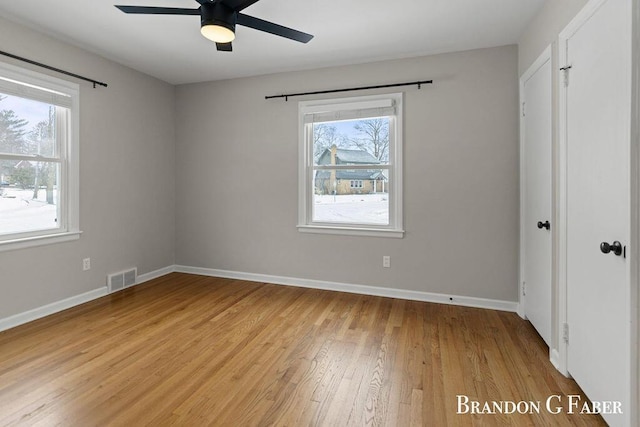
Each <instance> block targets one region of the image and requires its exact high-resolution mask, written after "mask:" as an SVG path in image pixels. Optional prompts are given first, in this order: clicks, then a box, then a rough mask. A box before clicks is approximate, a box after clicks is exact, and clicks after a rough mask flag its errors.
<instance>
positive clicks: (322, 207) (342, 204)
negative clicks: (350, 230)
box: [313, 193, 389, 225]
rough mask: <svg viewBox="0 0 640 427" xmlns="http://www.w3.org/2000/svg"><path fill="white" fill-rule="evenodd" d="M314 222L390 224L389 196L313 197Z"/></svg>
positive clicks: (380, 194)
mask: <svg viewBox="0 0 640 427" xmlns="http://www.w3.org/2000/svg"><path fill="white" fill-rule="evenodd" d="M313 221H319V222H338V223H359V224H376V225H387V224H389V195H388V194H386V193H378V194H348V195H341V196H324V195H323V196H319V195H314V196H313Z"/></svg>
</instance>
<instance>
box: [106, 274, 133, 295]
mask: <svg viewBox="0 0 640 427" xmlns="http://www.w3.org/2000/svg"><path fill="white" fill-rule="evenodd" d="M137 277H138V269H137V268H132V269H131V270H125V271H120V272H118V273H113V274H109V275H108V276H107V287H108V288H109V292H117V291H119V290H121V289H124V288H128V287H130V286H133V285H135V284H136V279H137Z"/></svg>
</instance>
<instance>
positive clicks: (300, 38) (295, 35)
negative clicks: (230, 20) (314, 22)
mask: <svg viewBox="0 0 640 427" xmlns="http://www.w3.org/2000/svg"><path fill="white" fill-rule="evenodd" d="M237 23H238V24H240V25H244V26H245V27H249V28H253V29H255V30H259V31H265V32H267V33H271V34H275V35H276V36H280V37H285V38H287V39H291V40H295V41H297V42H300V43H307V42H308V41H309V40H311V39H312V38H313V36H312V35H311V34H307V33H303V32H302V31H298V30H294V29H293V28H288V27H283V26H282V25H278V24H274V23H273V22H269V21H265V20H263V19H259V18H254V17H253V16H249V15H245V14H244V13H239V14H238V21H237Z"/></svg>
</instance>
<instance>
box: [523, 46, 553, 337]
mask: <svg viewBox="0 0 640 427" xmlns="http://www.w3.org/2000/svg"><path fill="white" fill-rule="evenodd" d="M551 77H552V75H551V49H550V48H548V49H547V50H546V51H545V52H544V53H543V55H542V56H541V57H540V58H539V60H538V61H536V62H535V63H534V64H533V65H532V67H531V69H530V70H528V71H527V72H526V73H525V74H524V75H523V77H522V92H523V93H522V101H523V107H522V109H523V112H522V120H521V126H522V144H521V149H522V158H523V167H522V171H521V173H522V180H523V185H522V187H521V188H522V193H523V194H522V198H523V200H522V212H521V224H520V227H522V230H521V233H522V240H523V248H522V249H523V264H522V269H523V271H522V281H523V294H524V314H525V317H526V318H527V319H529V321H530V322H531V324H532V325H533V326H534V327H535V328H536V330H537V331H538V333H539V334H540V336H541V337H542V338H543V339H544V341H545V342H546V343H547V345H549V344H550V343H551V227H554V224H552V223H551V222H552V217H551V194H552V188H551V176H552V171H551V156H552V152H551V139H552V124H551V115H552V111H551V105H552V96H551V93H552V92H551V91H552V83H551Z"/></svg>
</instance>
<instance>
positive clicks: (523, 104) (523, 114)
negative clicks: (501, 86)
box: [522, 102, 526, 117]
mask: <svg viewBox="0 0 640 427" xmlns="http://www.w3.org/2000/svg"><path fill="white" fill-rule="evenodd" d="M525 105H526V103H525V102H523V103H522V117H525V116H526V114H525V113H524V106H525Z"/></svg>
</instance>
